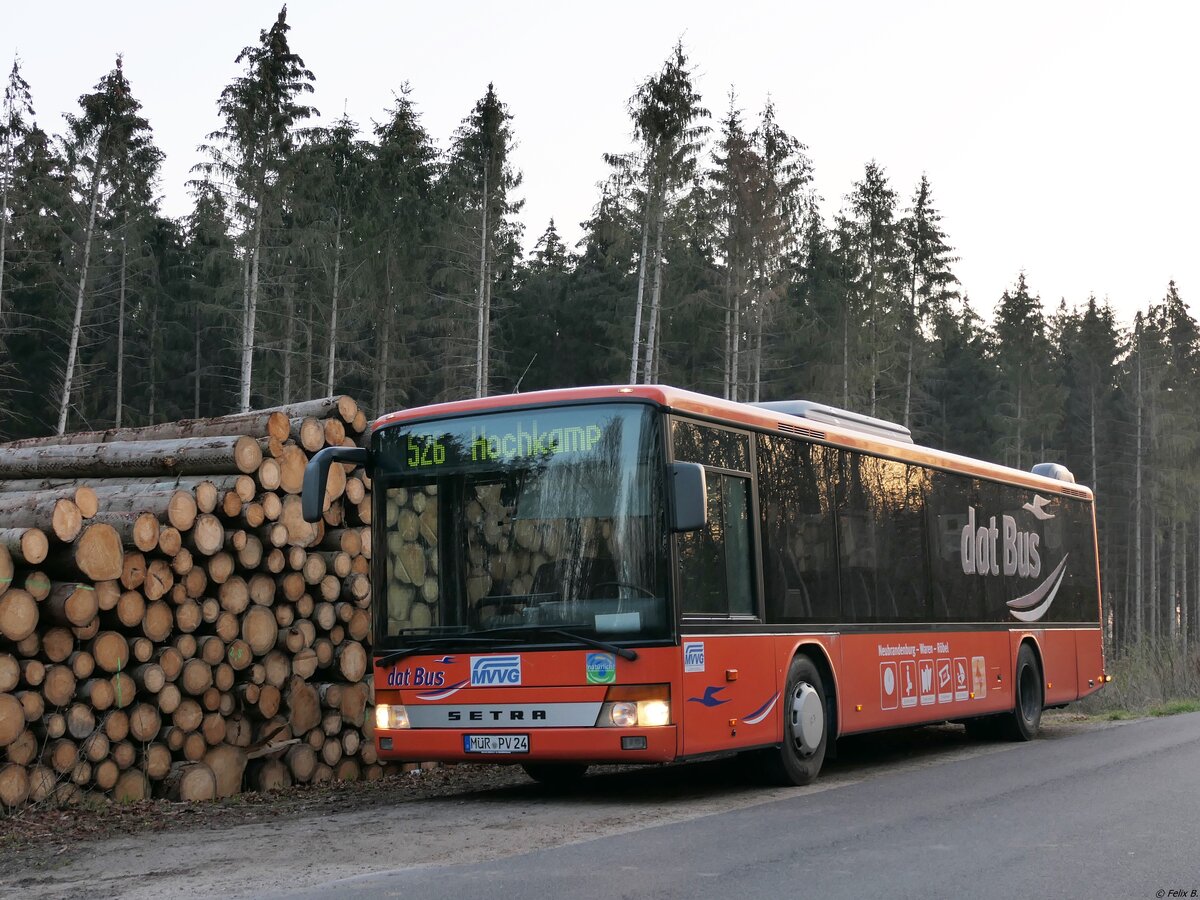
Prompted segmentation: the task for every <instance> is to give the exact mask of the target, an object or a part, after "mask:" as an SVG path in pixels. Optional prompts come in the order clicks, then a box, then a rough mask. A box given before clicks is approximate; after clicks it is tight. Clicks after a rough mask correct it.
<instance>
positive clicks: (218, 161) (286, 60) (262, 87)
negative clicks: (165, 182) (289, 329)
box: [197, 6, 316, 410]
mask: <svg viewBox="0 0 1200 900" xmlns="http://www.w3.org/2000/svg"><path fill="white" fill-rule="evenodd" d="M289 30H290V28H289V26H288V24H287V7H286V6H284V7H283V8H282V9H281V10H280V11H279V16H278V18H277V19H276V21H275V24H274V25H272V26H271V28H270V29H267V30H264V31H262V32H260V33H259V43H258V44H257V45H251V46H248V47H245V48H244V49H243V50H242V52H241V53H239V54H238V56H237V58H236V60H235V62H236V63H238V64H241V65H244V67H245V68H244V70H243V73H242V74H241V75H239V76H238V77H237V78H235V79H234V80H233V81H232V82H231V83H230V84H229V85H227V86H226V87H225V89H224V90H223V91H222V92H221V97H220V99H219V100H218V101H217V109H218V111H219V113H220V115H221V118H222V120H223V125H222V127H221V128H220V129H218V130H217V131H214V132H213V133H211V134H210V135H209V136H208V143H207V144H205V145H204V146H202V147H201V148H200V149H201V150H202V151H203V152H205V153H207V154H208V155H209V156H210V159H209V161H207V162H205V163H201V164H200V165H199V166H197V170H198V171H199V172H201V173H203V174H204V175H205V176H208V177H218V178H220V179H221V181H222V182H223V187H224V188H225V189H226V190H228V191H229V192H230V194H231V196H233V197H234V198H235V202H234V204H233V208H234V209H235V210H236V212H237V216H238V219H239V220H240V223H241V231H242V233H241V237H240V242H241V252H242V329H241V367H240V401H239V406H240V408H241V409H243V410H246V409H249V408H250V393H251V379H252V375H253V367H254V349H255V338H256V331H255V329H256V319H257V316H258V302H259V287H260V271H261V269H262V268H263V265H262V263H263V260H262V256H263V240H264V233H263V232H264V226H265V224H266V223H267V222H268V221H270V219H271V217H272V216H277V215H278V205H279V197H278V196H277V193H278V192H277V190H276V186H277V184H278V180H279V175H280V172H281V170H282V168H283V167H284V165H285V164H286V162H287V160H288V158H289V156H290V155H291V153H292V152H293V149H294V143H295V140H296V130H297V127H298V125H299V123H301V122H303V121H304V120H306V119H308V118H309V117H310V116H312V115H314V114H316V110H314V109H312V108H311V107H308V106H305V105H303V104H301V103H300V102H299V98H300V95H301V94H306V93H312V91H313V81H314V80H315V78H314V76H313V73H312V72H310V71H309V70H308V69H307V68H305V66H304V60H303V59H301V58H300V57H299V56H298V55H297V54H295V53H293V52H292V50H291V48H290V47H289V46H288V40H287V34H288V31H289Z"/></svg>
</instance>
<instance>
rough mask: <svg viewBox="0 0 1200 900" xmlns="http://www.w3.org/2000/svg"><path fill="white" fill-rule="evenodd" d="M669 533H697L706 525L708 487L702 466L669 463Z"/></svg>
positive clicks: (697, 464)
mask: <svg viewBox="0 0 1200 900" xmlns="http://www.w3.org/2000/svg"><path fill="white" fill-rule="evenodd" d="M668 471H669V473H670V476H671V478H670V481H671V531H674V532H680V531H698V530H699V529H701V528H703V527H704V526H705V525H707V524H708V487H707V485H706V483H705V480H704V466H702V465H700V464H699V463H671V467H670V469H669V470H668Z"/></svg>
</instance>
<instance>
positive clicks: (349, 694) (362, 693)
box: [339, 681, 368, 727]
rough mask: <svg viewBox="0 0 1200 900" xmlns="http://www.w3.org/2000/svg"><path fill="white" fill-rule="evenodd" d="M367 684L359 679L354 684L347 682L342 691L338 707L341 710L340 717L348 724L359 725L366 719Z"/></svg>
mask: <svg viewBox="0 0 1200 900" xmlns="http://www.w3.org/2000/svg"><path fill="white" fill-rule="evenodd" d="M367 693H368V688H367V685H366V684H364V683H363V682H361V681H359V682H357V683H356V684H348V685H346V687H345V689H344V690H343V691H342V697H341V705H340V707H339V709H340V710H341V712H342V719H343V720H345V722H346V723H347V724H349V725H354V726H356V727H361V726H362V724H363V721H364V720H365V719H366V712H367Z"/></svg>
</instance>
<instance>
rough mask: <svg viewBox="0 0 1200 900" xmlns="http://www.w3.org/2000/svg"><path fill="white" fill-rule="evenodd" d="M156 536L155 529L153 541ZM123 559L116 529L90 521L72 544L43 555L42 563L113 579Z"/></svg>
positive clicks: (92, 578) (89, 575)
mask: <svg viewBox="0 0 1200 900" xmlns="http://www.w3.org/2000/svg"><path fill="white" fill-rule="evenodd" d="M157 537H158V535H157V531H156V532H155V539H156V540H157ZM124 562H125V551H124V548H123V547H122V546H121V536H120V535H119V534H117V530H116V529H115V528H113V527H112V526H111V525H107V524H103V523H97V522H95V520H93V523H92V524H90V525H88V526H87V527H86V528H85V529H83V531H82V532H81V533H80V535H79V537H78V538H76V539H75V541H74V543H71V544H69V545H67V546H66V547H63V548H62V549H60V550H55V551H54V552H52V553H51V554H50V556H49V557H47V560H46V566H47V568H51V569H54V568H57V569H58V570H59V571H62V570H67V571H78V572H82V573H83V574H84V575H86V576H87V577H88V578H90V579H91V580H92V581H105V580H113V581H115V580H117V579H119V578H120V577H121V567H122V565H123V564H124Z"/></svg>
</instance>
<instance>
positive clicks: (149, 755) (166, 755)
mask: <svg viewBox="0 0 1200 900" xmlns="http://www.w3.org/2000/svg"><path fill="white" fill-rule="evenodd" d="M138 765H139V766H141V768H142V771H144V772H145V773H146V775H147V776H148V777H149V778H151V779H152V780H154V781H161V780H162V779H163V778H166V776H167V773H168V772H169V771H171V751H170V749H169V748H168V747H167V746H166V745H165V744H161V743H158V742H155V743H148V744H146V745H145V746H144V747H143V748H142V751H141V753H140V754H139V756H138Z"/></svg>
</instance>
